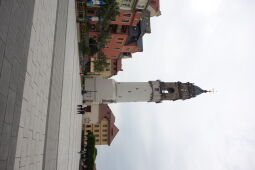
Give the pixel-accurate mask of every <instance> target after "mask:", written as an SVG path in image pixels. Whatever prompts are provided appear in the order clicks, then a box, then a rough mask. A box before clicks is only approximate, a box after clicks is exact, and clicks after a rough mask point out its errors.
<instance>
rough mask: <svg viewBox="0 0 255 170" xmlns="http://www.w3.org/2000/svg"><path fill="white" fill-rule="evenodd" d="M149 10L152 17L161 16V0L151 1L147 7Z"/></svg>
mask: <svg viewBox="0 0 255 170" xmlns="http://www.w3.org/2000/svg"><path fill="white" fill-rule="evenodd" d="M147 10H148V11H149V12H150V16H151V17H153V16H160V15H161V11H160V6H159V0H151V1H150V3H149V5H148V6H147Z"/></svg>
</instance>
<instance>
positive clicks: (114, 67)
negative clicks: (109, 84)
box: [87, 58, 123, 78]
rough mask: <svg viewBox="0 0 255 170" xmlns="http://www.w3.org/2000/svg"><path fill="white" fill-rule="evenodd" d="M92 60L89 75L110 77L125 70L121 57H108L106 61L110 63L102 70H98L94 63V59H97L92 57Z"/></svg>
mask: <svg viewBox="0 0 255 170" xmlns="http://www.w3.org/2000/svg"><path fill="white" fill-rule="evenodd" d="M90 60H91V62H90V71H89V72H88V73H87V75H91V76H100V77H104V78H110V77H112V76H114V75H117V73H118V72H119V71H123V70H122V61H121V58H118V59H106V62H107V63H108V65H107V66H105V67H104V68H103V70H102V71H97V70H96V68H95V63H94V61H95V60H96V59H95V58H90Z"/></svg>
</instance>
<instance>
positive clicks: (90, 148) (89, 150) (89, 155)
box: [85, 132, 97, 170]
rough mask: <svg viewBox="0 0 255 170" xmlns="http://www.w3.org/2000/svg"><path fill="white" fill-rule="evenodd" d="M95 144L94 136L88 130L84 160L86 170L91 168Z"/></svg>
mask: <svg viewBox="0 0 255 170" xmlns="http://www.w3.org/2000/svg"><path fill="white" fill-rule="evenodd" d="M95 145H96V138H95V136H94V135H93V133H92V132H89V133H88V135H87V146H86V154H85V157H86V160H85V164H86V165H87V168H86V170H93V167H94V164H95V160H96V156H97V149H96V147H95Z"/></svg>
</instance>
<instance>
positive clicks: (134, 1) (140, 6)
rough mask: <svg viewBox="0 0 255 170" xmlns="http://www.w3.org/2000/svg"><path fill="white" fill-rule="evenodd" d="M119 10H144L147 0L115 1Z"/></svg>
mask: <svg viewBox="0 0 255 170" xmlns="http://www.w3.org/2000/svg"><path fill="white" fill-rule="evenodd" d="M116 1H117V2H118V4H119V8H120V9H121V10H144V9H146V7H147V5H148V3H149V0H116Z"/></svg>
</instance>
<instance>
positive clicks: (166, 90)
mask: <svg viewBox="0 0 255 170" xmlns="http://www.w3.org/2000/svg"><path fill="white" fill-rule="evenodd" d="M174 91H175V90H174V88H172V87H171V88H167V89H165V90H162V91H161V92H162V93H164V94H167V93H174Z"/></svg>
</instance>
